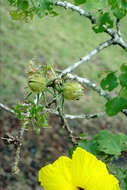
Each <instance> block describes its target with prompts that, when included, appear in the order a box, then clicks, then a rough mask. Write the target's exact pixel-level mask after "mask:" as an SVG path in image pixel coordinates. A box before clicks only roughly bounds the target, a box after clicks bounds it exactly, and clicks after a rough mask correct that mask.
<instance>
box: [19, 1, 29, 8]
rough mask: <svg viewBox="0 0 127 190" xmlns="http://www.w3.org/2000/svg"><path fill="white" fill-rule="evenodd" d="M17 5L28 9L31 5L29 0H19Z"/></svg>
mask: <svg viewBox="0 0 127 190" xmlns="http://www.w3.org/2000/svg"><path fill="white" fill-rule="evenodd" d="M17 7H18V8H19V9H22V10H26V9H28V7H29V4H28V1H27V0H18V1H17Z"/></svg>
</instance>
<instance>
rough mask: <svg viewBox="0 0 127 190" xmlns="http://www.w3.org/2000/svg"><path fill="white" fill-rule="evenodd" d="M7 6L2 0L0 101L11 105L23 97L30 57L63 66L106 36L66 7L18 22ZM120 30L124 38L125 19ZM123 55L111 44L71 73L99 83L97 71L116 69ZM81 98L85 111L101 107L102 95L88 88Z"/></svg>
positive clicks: (0, 5) (123, 59) (124, 57)
mask: <svg viewBox="0 0 127 190" xmlns="http://www.w3.org/2000/svg"><path fill="white" fill-rule="evenodd" d="M8 9H9V7H8V5H7V2H5V1H4V0H3V1H2V3H1V4H0V13H1V15H2V17H1V28H0V41H1V42H0V43H1V47H0V54H1V56H0V81H1V83H0V101H1V102H3V103H5V104H10V105H13V104H16V103H17V102H18V101H21V100H23V94H24V85H26V79H25V76H26V72H27V71H28V67H29V61H30V60H31V59H36V58H39V60H40V61H42V62H43V59H44V60H46V62H47V63H53V64H55V65H57V67H59V68H61V69H63V68H66V67H67V66H69V65H71V64H73V63H75V62H76V61H78V60H79V58H80V57H82V56H84V55H86V54H87V53H88V52H89V51H91V50H93V49H94V48H96V46H97V45H99V44H100V43H101V42H104V41H105V40H107V39H109V38H110V37H109V36H108V35H107V34H95V33H94V32H93V31H92V29H91V24H90V22H89V21H88V20H87V19H85V18H84V17H82V16H80V15H78V14H77V13H74V12H72V11H70V10H68V11H65V10H63V9H62V8H59V9H58V8H57V12H59V16H57V17H54V18H52V17H45V18H43V19H39V18H34V20H33V21H32V22H31V23H21V22H18V21H14V20H12V19H11V18H10V16H9V12H8ZM121 31H122V33H123V36H124V39H125V40H127V32H126V19H123V21H122V24H121ZM126 59H127V56H126V52H124V51H123V50H122V49H121V48H120V47H117V46H115V47H114V46H112V47H109V48H107V49H105V50H103V52H101V53H99V54H98V55H96V56H95V57H93V58H92V59H91V60H90V61H89V62H87V63H84V64H83V65H82V66H80V67H79V68H78V69H76V71H75V73H77V74H79V75H80V76H83V77H88V78H89V79H90V80H92V81H94V82H95V81H96V83H97V84H99V82H100V78H98V74H100V73H101V72H103V71H105V70H107V69H109V70H117V69H119V67H120V65H121V63H123V62H126ZM81 102H82V103H83V104H84V102H85V108H84V106H82V110H84V109H85V111H88V112H89V111H91V109H92V112H95V111H98V110H100V108H102V110H103V109H104V99H103V98H100V97H99V96H98V95H96V93H94V92H93V91H90V90H89V89H87V90H86V96H85V97H84V98H83V99H81ZM73 104H74V105H75V104H76V106H77V104H78V105H79V103H73ZM80 107H81V106H80V105H79V108H80ZM93 110H94V111H93Z"/></svg>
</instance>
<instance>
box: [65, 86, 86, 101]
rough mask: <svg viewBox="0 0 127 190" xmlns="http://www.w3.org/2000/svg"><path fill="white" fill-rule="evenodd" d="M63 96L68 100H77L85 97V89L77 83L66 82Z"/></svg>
mask: <svg viewBox="0 0 127 190" xmlns="http://www.w3.org/2000/svg"><path fill="white" fill-rule="evenodd" d="M63 94H64V98H65V99H67V100H77V99H79V98H80V96H82V95H83V87H82V86H81V85H80V84H79V83H77V82H66V83H64V85H63Z"/></svg>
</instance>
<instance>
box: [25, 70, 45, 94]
mask: <svg viewBox="0 0 127 190" xmlns="http://www.w3.org/2000/svg"><path fill="white" fill-rule="evenodd" d="M28 86H29V88H30V89H31V91H32V92H36V93H39V92H42V91H44V89H45V87H46V79H45V78H44V77H42V75H41V73H33V74H31V75H30V76H29V77H28Z"/></svg>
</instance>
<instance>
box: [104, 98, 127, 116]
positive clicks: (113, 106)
mask: <svg viewBox="0 0 127 190" xmlns="http://www.w3.org/2000/svg"><path fill="white" fill-rule="evenodd" d="M122 109H127V99H126V98H123V97H115V98H113V99H112V100H109V101H108V102H107V103H106V113H107V114H108V115H109V116H113V115H116V114H117V113H119V112H120V111H121V110H122Z"/></svg>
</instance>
